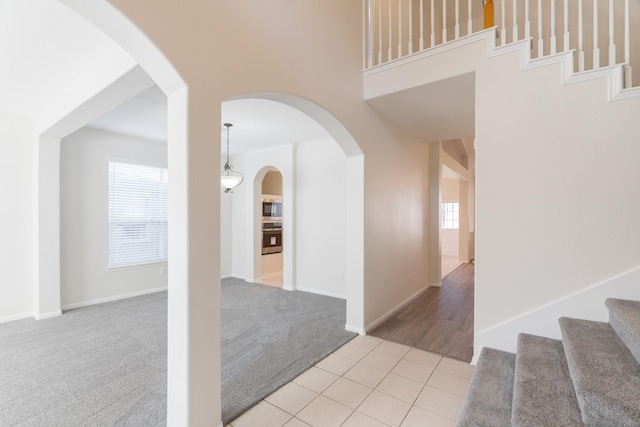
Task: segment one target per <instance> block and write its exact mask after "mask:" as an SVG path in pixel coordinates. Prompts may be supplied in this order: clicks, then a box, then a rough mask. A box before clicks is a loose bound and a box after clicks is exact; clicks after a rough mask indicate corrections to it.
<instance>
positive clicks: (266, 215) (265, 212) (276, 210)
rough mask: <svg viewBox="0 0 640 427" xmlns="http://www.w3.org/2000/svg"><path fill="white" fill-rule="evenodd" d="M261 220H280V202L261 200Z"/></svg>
mask: <svg viewBox="0 0 640 427" xmlns="http://www.w3.org/2000/svg"><path fill="white" fill-rule="evenodd" d="M262 218H263V219H265V220H274V219H276V218H282V200H275V199H262Z"/></svg>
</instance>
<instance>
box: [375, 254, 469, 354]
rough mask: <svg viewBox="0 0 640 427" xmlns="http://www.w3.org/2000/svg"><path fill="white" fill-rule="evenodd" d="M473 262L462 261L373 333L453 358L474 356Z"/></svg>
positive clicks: (376, 335)
mask: <svg viewBox="0 0 640 427" xmlns="http://www.w3.org/2000/svg"><path fill="white" fill-rule="evenodd" d="M473 291H474V265H473V264H463V265H461V266H460V267H459V268H457V269H456V270H454V271H453V272H452V273H450V274H449V275H447V276H446V277H445V278H443V279H442V287H441V288H436V287H431V288H428V289H427V290H426V291H425V292H424V293H423V294H422V295H420V296H419V297H418V298H416V299H415V300H414V301H412V302H411V303H410V304H409V305H407V306H406V307H404V308H403V309H402V310H400V311H399V312H397V313H396V314H394V315H393V316H392V317H390V318H389V319H388V320H386V321H385V322H384V323H382V324H381V325H380V326H378V327H377V328H375V329H374V330H373V331H372V332H371V333H370V335H373V336H374V337H378V338H382V339H385V340H389V341H394V342H397V343H400V344H406V345H410V346H412V347H416V348H419V349H422V350H427V351H431V352H434V353H439V354H442V355H445V356H448V357H451V358H454V359H459V360H464V361H466V362H470V361H471V357H472V356H473V294H474V292H473Z"/></svg>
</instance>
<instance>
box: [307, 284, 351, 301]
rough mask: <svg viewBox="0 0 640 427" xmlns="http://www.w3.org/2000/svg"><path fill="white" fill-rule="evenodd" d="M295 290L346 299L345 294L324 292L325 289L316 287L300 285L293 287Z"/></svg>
mask: <svg viewBox="0 0 640 427" xmlns="http://www.w3.org/2000/svg"><path fill="white" fill-rule="evenodd" d="M295 290H296V291H302V292H309V293H310V294H316V295H324V296H325V297H333V298H340V299H344V300H346V299H347V295H346V294H338V293H335V292H326V291H319V290H317V289H314V288H301V287H299V286H298V287H296V289H295Z"/></svg>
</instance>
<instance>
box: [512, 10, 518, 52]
mask: <svg viewBox="0 0 640 427" xmlns="http://www.w3.org/2000/svg"><path fill="white" fill-rule="evenodd" d="M513 41H514V42H517V41H518V0H513Z"/></svg>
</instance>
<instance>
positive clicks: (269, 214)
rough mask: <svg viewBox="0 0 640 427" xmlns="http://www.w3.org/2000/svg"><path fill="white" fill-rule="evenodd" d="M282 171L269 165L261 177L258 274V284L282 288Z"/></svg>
mask: <svg viewBox="0 0 640 427" xmlns="http://www.w3.org/2000/svg"><path fill="white" fill-rule="evenodd" d="M283 201H284V200H283V192H282V174H281V173H280V171H279V170H278V169H277V168H271V169H269V170H268V171H267V173H266V174H265V175H264V178H262V193H261V197H260V206H259V208H260V209H261V221H260V234H261V236H262V238H261V243H262V245H261V257H260V260H261V265H262V269H261V277H260V281H259V282H258V283H261V284H263V285H269V286H276V287H279V288H281V287H282V284H283V283H284V281H283V275H284V270H283V258H282V252H283V240H282V235H283V232H284V223H283V220H282V219H283V215H282V207H283V205H284V203H283Z"/></svg>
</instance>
